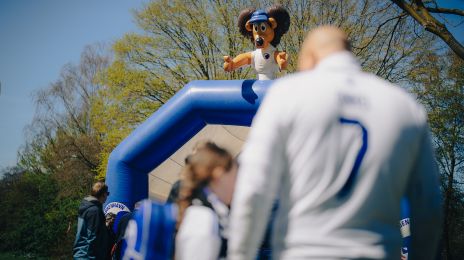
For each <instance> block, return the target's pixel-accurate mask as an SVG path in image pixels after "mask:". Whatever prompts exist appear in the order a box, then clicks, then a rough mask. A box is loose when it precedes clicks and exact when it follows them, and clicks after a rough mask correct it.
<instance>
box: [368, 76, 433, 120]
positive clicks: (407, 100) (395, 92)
mask: <svg viewBox="0 0 464 260" xmlns="http://www.w3.org/2000/svg"><path fill="white" fill-rule="evenodd" d="M363 74H364V78H365V79H367V80H368V81H369V82H370V83H371V84H373V86H372V91H373V92H376V93H378V94H380V95H385V94H388V96H390V97H391V100H393V101H394V102H395V104H396V105H400V104H403V105H404V107H407V108H408V110H409V112H411V114H412V115H413V116H414V117H415V119H416V120H417V121H418V122H420V123H424V122H425V121H426V120H427V112H426V109H425V107H424V106H423V105H422V104H421V103H419V102H418V101H417V97H416V96H415V95H414V94H413V93H411V92H409V91H408V90H406V89H405V88H404V87H401V86H400V85H398V84H394V83H392V82H389V81H387V80H385V79H383V78H380V77H378V76H376V75H374V74H371V73H363ZM385 97H386V95H385ZM404 112H406V111H404Z"/></svg>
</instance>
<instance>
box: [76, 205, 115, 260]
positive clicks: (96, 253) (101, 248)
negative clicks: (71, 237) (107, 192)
mask: <svg viewBox="0 0 464 260" xmlns="http://www.w3.org/2000/svg"><path fill="white" fill-rule="evenodd" d="M110 246H111V241H110V235H109V231H108V229H107V228H106V225H105V215H104V213H103V210H102V204H101V203H100V202H99V201H98V200H97V198H95V197H92V196H89V197H86V198H84V199H83V200H82V202H81V205H80V206H79V216H78V219H77V233H76V239H75V241H74V248H73V257H74V259H107V258H108V257H109V251H110Z"/></svg>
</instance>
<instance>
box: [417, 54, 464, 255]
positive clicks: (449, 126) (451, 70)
mask: <svg viewBox="0 0 464 260" xmlns="http://www.w3.org/2000/svg"><path fill="white" fill-rule="evenodd" d="M414 68H415V69H414V70H413V71H411V73H410V78H411V80H412V81H411V83H413V84H414V86H413V91H414V92H415V93H416V94H417V97H418V99H419V100H420V101H421V102H422V103H423V104H424V105H425V106H426V108H427V110H428V112H429V113H428V116H429V123H430V127H431V131H432V133H433V140H434V144H435V148H436V155H437V159H438V163H439V168H440V172H441V185H442V187H441V188H442V191H443V194H444V214H445V222H444V233H443V247H444V248H443V258H444V259H462V258H464V250H463V249H464V235H463V234H464V215H463V214H464V190H463V186H462V184H463V181H464V61H463V60H462V59H460V58H459V57H458V56H457V55H456V54H454V53H447V54H445V55H440V54H437V53H433V52H430V51H427V52H425V53H424V55H422V56H421V57H420V58H418V59H417V60H416V61H415V62H414Z"/></svg>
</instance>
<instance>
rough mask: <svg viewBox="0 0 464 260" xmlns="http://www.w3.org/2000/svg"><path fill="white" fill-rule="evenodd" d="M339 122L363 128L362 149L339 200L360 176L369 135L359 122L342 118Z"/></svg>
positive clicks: (339, 194)
mask: <svg viewBox="0 0 464 260" xmlns="http://www.w3.org/2000/svg"><path fill="white" fill-rule="evenodd" d="M339 121H340V123H341V124H348V125H357V126H359V128H361V131H362V144H361V148H360V149H359V152H358V154H357V155H356V160H355V161H354V165H353V168H352V169H351V172H350V175H349V176H348V179H347V180H346V182H345V184H344V185H343V187H342V189H341V190H340V191H339V192H338V194H337V197H338V198H339V199H342V198H344V197H345V196H346V195H347V194H348V193H349V192H350V191H351V189H352V188H353V183H354V179H355V178H356V175H358V171H359V167H361V163H362V160H363V158H364V155H365V154H366V151H367V144H368V143H367V140H368V135H367V129H366V128H365V127H364V126H363V125H362V124H361V123H360V122H359V121H358V120H355V119H348V118H344V117H340V120H339Z"/></svg>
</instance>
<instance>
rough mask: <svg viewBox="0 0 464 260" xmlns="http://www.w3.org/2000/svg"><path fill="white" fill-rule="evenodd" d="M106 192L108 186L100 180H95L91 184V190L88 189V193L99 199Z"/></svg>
mask: <svg viewBox="0 0 464 260" xmlns="http://www.w3.org/2000/svg"><path fill="white" fill-rule="evenodd" d="M107 192H108V186H106V184H105V183H104V182H102V181H97V182H96V183H94V184H93V186H92V190H91V191H90V195H92V196H94V197H95V198H97V199H99V198H101V197H102V196H103V195H104V194H106V193H107Z"/></svg>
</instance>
